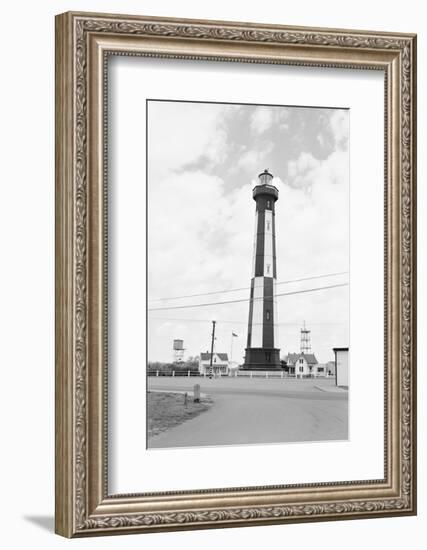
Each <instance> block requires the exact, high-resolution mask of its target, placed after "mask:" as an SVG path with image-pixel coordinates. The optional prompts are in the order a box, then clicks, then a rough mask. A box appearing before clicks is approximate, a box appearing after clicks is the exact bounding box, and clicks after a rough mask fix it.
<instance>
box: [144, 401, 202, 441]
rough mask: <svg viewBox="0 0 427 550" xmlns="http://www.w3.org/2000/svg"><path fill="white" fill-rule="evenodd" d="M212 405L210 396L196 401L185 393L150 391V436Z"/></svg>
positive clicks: (180, 422) (192, 416)
mask: <svg viewBox="0 0 427 550" xmlns="http://www.w3.org/2000/svg"><path fill="white" fill-rule="evenodd" d="M211 406H212V399H211V398H210V397H203V398H202V399H201V401H200V403H195V402H194V400H193V397H192V396H191V395H188V396H187V400H185V395H184V394H183V393H168V392H150V391H149V392H148V411H147V413H148V414H147V418H148V426H147V428H148V430H147V431H148V433H147V435H148V438H151V437H153V436H155V435H159V434H160V433H161V432H164V431H166V430H168V429H170V428H173V427H175V426H178V425H179V424H182V423H183V422H185V421H186V420H189V419H190V418H194V417H195V416H197V415H199V414H201V413H203V412H205V411H207V410H208V409H209V408H210V407H211Z"/></svg>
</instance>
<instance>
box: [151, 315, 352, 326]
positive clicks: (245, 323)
mask: <svg viewBox="0 0 427 550" xmlns="http://www.w3.org/2000/svg"><path fill="white" fill-rule="evenodd" d="M151 321H176V322H185V323H212V319H193V318H184V317H180V318H176V317H151V316H150V320H149V322H151ZM345 322H346V321H333V322H331V321H328V322H327V321H325V322H314V321H311V322H310V326H316V325H320V326H324V325H342V324H343V323H345ZM217 323H218V324H232V325H247V324H248V322H247V321H230V320H225V319H224V320H219V321H218V320H217ZM252 324H253V325H262V324H263V323H252ZM275 325H277V326H290V327H299V326H301V321H295V322H293V323H291V322H288V323H287V322H278V323H275Z"/></svg>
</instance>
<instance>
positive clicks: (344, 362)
mask: <svg viewBox="0 0 427 550" xmlns="http://www.w3.org/2000/svg"><path fill="white" fill-rule="evenodd" d="M334 353H335V381H336V384H337V386H345V387H348V385H349V380H348V348H334Z"/></svg>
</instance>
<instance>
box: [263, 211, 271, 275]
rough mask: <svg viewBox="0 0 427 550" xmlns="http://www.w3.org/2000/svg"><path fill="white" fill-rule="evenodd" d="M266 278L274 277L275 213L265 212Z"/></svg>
mask: <svg viewBox="0 0 427 550" xmlns="http://www.w3.org/2000/svg"><path fill="white" fill-rule="evenodd" d="M264 215H265V221H264V277H273V213H272V211H271V210H266V211H265V212H264Z"/></svg>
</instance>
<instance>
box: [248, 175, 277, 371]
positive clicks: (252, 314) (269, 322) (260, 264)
mask: <svg viewBox="0 0 427 550" xmlns="http://www.w3.org/2000/svg"><path fill="white" fill-rule="evenodd" d="M258 178H259V183H258V185H256V186H255V187H254V189H253V193H252V196H253V199H254V201H255V202H256V210H255V239H254V255H253V264H252V279H251V291H250V300H249V322H248V340H247V347H246V354H245V363H244V366H243V368H244V369H246V370H274V369H280V356H279V353H280V350H279V349H278V348H277V334H276V327H277V302H276V298H275V290H276V289H275V287H276V231H275V220H274V217H275V214H274V205H275V202H276V201H277V200H278V198H279V191H278V189H277V188H276V187H275V186H274V185H273V184H272V180H273V174H270V172H269V171H268V170H264V172H262V173H261V174H259V176H258Z"/></svg>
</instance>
